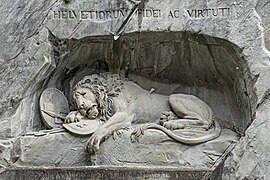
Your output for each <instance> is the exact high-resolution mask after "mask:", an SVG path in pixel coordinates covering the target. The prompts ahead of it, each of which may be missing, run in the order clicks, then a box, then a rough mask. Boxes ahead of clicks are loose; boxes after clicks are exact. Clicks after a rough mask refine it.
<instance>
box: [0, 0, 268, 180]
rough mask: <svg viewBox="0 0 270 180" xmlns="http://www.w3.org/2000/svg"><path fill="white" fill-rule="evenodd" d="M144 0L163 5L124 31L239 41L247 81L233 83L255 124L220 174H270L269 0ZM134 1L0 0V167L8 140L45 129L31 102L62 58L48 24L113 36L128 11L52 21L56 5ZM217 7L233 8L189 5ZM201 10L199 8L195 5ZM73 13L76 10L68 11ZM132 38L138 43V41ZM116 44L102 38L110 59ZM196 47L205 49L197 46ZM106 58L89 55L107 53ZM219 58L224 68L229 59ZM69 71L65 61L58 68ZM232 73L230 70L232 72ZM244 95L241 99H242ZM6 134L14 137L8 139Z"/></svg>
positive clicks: (79, 34) (61, 31) (65, 34)
mask: <svg viewBox="0 0 270 180" xmlns="http://www.w3.org/2000/svg"><path fill="white" fill-rule="evenodd" d="M144 2H145V4H144V5H143V6H144V7H145V8H148V9H157V10H159V9H160V10H162V11H161V15H159V11H157V12H156V13H157V15H155V16H157V17H140V16H137V17H134V18H133V19H132V20H131V21H130V23H129V24H128V25H127V27H126V28H125V29H124V34H125V33H132V32H138V31H139V32H147V31H155V32H172V31H190V32H192V33H198V34H203V35H207V36H211V37H215V38H221V39H225V40H227V41H229V42H231V43H233V44H234V45H235V47H237V48H236V49H240V50H239V51H237V53H235V54H237V55H238V56H239V57H241V58H243V60H242V62H241V63H240V64H242V67H241V69H240V70H241V73H242V77H243V79H242V81H241V82H237V83H238V84H237V85H236V86H235V87H234V88H235V89H236V90H238V89H240V90H242V91H241V92H242V93H239V94H241V95H239V96H241V97H242V96H244V97H246V98H243V99H244V100H245V101H246V102H248V103H249V106H250V109H251V111H250V113H249V114H250V118H253V122H252V124H251V126H250V127H249V128H248V129H247V131H246V133H245V136H244V137H243V138H242V139H241V141H240V143H239V144H238V145H237V146H236V148H235V149H234V150H233V151H232V152H231V154H230V156H229V157H228V159H227V161H226V162H225V167H224V175H223V178H224V179H237V178H238V179H243V178H246V179H263V178H266V177H269V171H268V169H269V168H268V162H269V159H270V156H269V155H268V153H267V150H268V147H269V142H268V139H269V138H268V137H269V133H270V131H268V126H267V124H268V118H269V115H268V112H269V111H268V108H269V100H268V99H267V98H268V96H269V92H270V91H269V87H270V83H269V78H270V71H269V69H270V64H269V62H270V61H269V60H270V59H269V52H268V50H267V48H268V49H269V42H268V41H269V38H268V37H269V27H268V25H267V23H268V21H269V18H267V17H268V12H269V3H268V2H267V1H264V0H255V1H252V0H247V1H244V0H228V1H225V0H209V1H206V0H205V1H200V2H197V1H196V2H195V1H188V2H187V1H178V0H165V1H161V0H160V1H154V0H149V1H144ZM133 6H134V4H133V3H132V2H131V1H119V0H115V1H109V0H108V1H103V2H100V1H86V0H82V1H76V0H74V1H73V0H72V1H71V3H69V4H66V3H65V2H64V1H62V0H42V1H37V0H30V1H27V2H26V1H23V0H13V1H7V0H4V1H1V2H0V14H1V17H3V18H1V19H0V24H1V26H0V30H1V32H2V33H1V36H0V39H1V45H0V46H1V50H0V87H1V88H0V137H1V138H2V140H1V147H3V151H2V152H1V156H2V158H1V162H2V159H3V163H1V167H5V166H8V163H5V162H4V161H6V160H7V162H11V163H12V162H15V161H16V156H17V155H16V153H15V155H14V154H13V155H14V156H13V155H12V156H11V155H10V154H9V151H10V150H9V149H10V148H11V146H13V145H12V144H13V141H12V139H11V138H13V137H18V136H19V135H21V134H23V133H26V132H31V131H36V130H40V129H42V128H43V127H42V125H41V121H40V114H39V112H38V106H37V103H33V102H38V99H39V95H40V93H41V91H42V90H43V86H44V85H45V84H46V83H47V81H48V79H49V77H50V75H51V74H52V72H53V70H55V68H56V66H57V63H58V62H57V61H56V59H55V58H54V57H53V56H52V52H51V50H52V45H51V44H50V43H49V41H48V38H47V36H48V31H47V28H48V29H50V30H51V31H52V32H53V33H54V34H55V35H56V36H57V37H59V38H77V39H81V38H84V37H87V36H94V35H107V36H111V33H114V32H117V30H118V29H120V27H121V22H124V18H123V17H119V18H116V19H112V20H108V19H106V20H103V21H100V20H98V19H90V20H82V21H80V20H79V19H75V20H66V19H62V20H55V19H52V16H54V14H53V11H56V12H57V11H59V10H65V9H70V10H73V9H75V10H76V9H87V10H88V9H93V10H106V9H111V8H116V9H119V8H129V9H130V8H131V7H133ZM218 7H228V8H230V14H229V15H228V16H227V15H225V16H221V15H219V16H213V15H211V13H210V14H209V15H208V16H207V15H206V14H203V15H204V17H202V15H201V16H200V17H198V16H199V15H198V14H197V16H196V17H195V11H192V10H202V9H207V8H218ZM187 10H189V11H187ZM178 12H179V14H178ZM192 12H193V13H194V14H193V13H192ZM196 12H197V13H198V11H196ZM72 13H73V12H72V11H71V17H72ZM170 13H173V15H174V17H172V16H169V15H170ZM73 15H74V14H73ZM178 15H179V18H178ZM152 16H154V15H152ZM268 24H269V23H268ZM111 39H112V37H111ZM136 40H138V39H136ZM210 40H211V39H210ZM210 40H209V39H208V40H207V41H206V42H207V44H208V46H207V48H210V46H211V45H213V46H214V45H215V44H216V43H213V42H212V41H210ZM93 41H94V42H97V41H98V40H97V41H95V40H93ZM134 43H135V45H136V42H134ZM195 43H197V42H195ZM113 45H114V48H116V49H117V43H116V44H104V46H107V48H104V50H106V51H105V52H106V53H105V55H104V56H105V57H110V56H111V51H109V49H110V48H111V46H113ZM63 46H65V44H62V45H61V47H63ZM97 49H102V48H97ZM107 50H108V51H107ZM94 51H95V49H94ZM97 51H98V50H97ZM82 52H83V51H82ZM95 52H96V51H95ZM168 52H171V53H170V54H173V53H175V52H173V51H168ZM193 52H195V54H197V55H200V54H199V53H198V52H199V50H196V51H193ZM146 54H147V53H146ZM210 54H211V53H210ZM73 55H74V56H73V57H76V56H77V57H78V54H76V53H75V54H73ZM104 56H99V55H96V56H91V57H95V58H96V59H102V58H104ZM89 57H90V56H89ZM146 57H148V56H146ZM122 58H123V56H122ZM125 58H126V57H125ZM222 62H223V64H224V66H225V65H226V59H224V61H222ZM236 68H237V67H236ZM64 69H65V68H64V67H63V69H61V71H63V70H64ZM116 69H117V68H116ZM154 70H156V69H154ZM67 72H68V71H67ZM191 72H192V71H191ZM230 73H231V72H230V71H229V72H228V74H230ZM240 99H241V98H240ZM243 99H242V100H239V102H238V103H236V104H240V105H241V101H244V100H243ZM248 122H250V121H248ZM6 138H9V139H8V140H6ZM2 144H3V146H2ZM15 147H16V145H15ZM15 149H16V148H15ZM17 153H19V152H17ZM11 154H12V153H11Z"/></svg>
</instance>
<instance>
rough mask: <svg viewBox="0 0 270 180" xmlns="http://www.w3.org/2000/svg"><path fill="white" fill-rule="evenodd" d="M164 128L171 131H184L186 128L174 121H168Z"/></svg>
mask: <svg viewBox="0 0 270 180" xmlns="http://www.w3.org/2000/svg"><path fill="white" fill-rule="evenodd" d="M163 126H164V127H165V128H167V129H170V130H175V129H183V128H184V127H185V126H184V125H183V124H180V123H179V122H174V121H167V122H165V123H164V124H163Z"/></svg>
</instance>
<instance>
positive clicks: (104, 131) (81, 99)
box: [65, 73, 221, 154]
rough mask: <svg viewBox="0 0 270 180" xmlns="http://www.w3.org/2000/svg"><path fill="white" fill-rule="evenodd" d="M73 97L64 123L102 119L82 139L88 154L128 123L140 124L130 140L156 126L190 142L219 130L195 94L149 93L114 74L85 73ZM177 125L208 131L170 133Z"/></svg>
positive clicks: (181, 140)
mask: <svg viewBox="0 0 270 180" xmlns="http://www.w3.org/2000/svg"><path fill="white" fill-rule="evenodd" d="M73 100H74V105H75V108H76V109H77V111H72V112H70V113H69V114H68V116H67V117H66V120H65V123H71V122H77V121H80V120H81V119H89V120H93V119H96V118H99V119H100V120H102V121H103V123H102V124H101V125H100V126H99V127H98V129H97V130H96V131H95V132H94V133H93V134H92V135H91V137H90V138H89V140H88V141H87V143H86V150H87V152H88V153H90V154H93V153H95V152H97V151H98V150H99V145H100V143H101V141H102V140H104V139H105V138H106V137H108V136H110V135H112V134H113V133H115V132H117V131H118V130H120V129H123V128H127V127H130V126H131V124H143V125H142V126H139V128H135V130H134V132H133V133H132V139H133V140H137V139H138V138H139V137H140V136H141V135H143V133H144V131H145V130H146V129H157V130H160V131H163V132H164V133H166V134H167V135H168V136H169V137H171V138H172V139H174V140H176V141H177V142H180V143H184V144H190V145H194V144H198V143H203V142H206V141H209V140H212V139H214V138H216V137H218V136H219V135H220V132H221V130H220V126H219V124H218V123H217V122H216V121H214V120H213V112H212V110H211V108H210V107H209V106H208V105H207V104H206V103H205V102H203V101H202V100H200V99H199V98H197V97H196V96H193V95H186V94H172V95H170V96H165V95H161V94H156V93H149V91H146V90H145V89H143V88H141V87H140V86H138V85H137V84H135V83H134V82H132V81H128V80H125V79H123V78H120V77H119V75H116V74H110V73H102V74H93V75H90V76H85V77H84V78H83V79H82V80H81V81H79V82H78V83H77V84H76V85H75V87H74V89H73ZM154 122H158V123H154ZM177 129H187V131H194V130H201V131H208V130H209V129H212V131H211V132H209V133H208V134H206V135H204V136H202V137H195V138H185V137H179V136H177V135H176V134H174V133H173V131H172V130H177ZM213 129H214V130H213Z"/></svg>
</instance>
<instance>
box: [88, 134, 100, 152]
mask: <svg viewBox="0 0 270 180" xmlns="http://www.w3.org/2000/svg"><path fill="white" fill-rule="evenodd" d="M101 138H102V136H100V135H98V134H95V133H94V134H93V135H92V136H91V137H90V138H89V139H88V140H87V142H86V144H85V147H84V148H85V151H86V152H87V153H89V154H95V153H96V152H98V150H99V145H100V142H101Z"/></svg>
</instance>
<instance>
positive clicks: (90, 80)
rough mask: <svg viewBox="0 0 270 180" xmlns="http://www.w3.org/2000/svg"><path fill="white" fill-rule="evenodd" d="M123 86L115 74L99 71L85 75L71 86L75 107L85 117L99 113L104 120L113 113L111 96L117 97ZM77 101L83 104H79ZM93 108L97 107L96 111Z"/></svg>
mask: <svg viewBox="0 0 270 180" xmlns="http://www.w3.org/2000/svg"><path fill="white" fill-rule="evenodd" d="M123 88H124V86H123V80H122V79H121V78H120V77H119V75H117V74H109V73H101V74H93V75H89V76H85V77H84V78H83V79H82V80H80V81H79V82H78V83H77V84H76V85H75V87H74V88H73V93H72V94H73V100H74V102H75V105H76V109H77V110H78V111H80V112H83V113H82V115H84V116H87V117H89V116H90V115H91V117H95V116H96V115H97V114H99V117H100V118H101V119H103V120H105V121H106V120H108V118H109V117H111V116H112V115H113V114H114V113H115V110H114V104H113V97H117V96H118V95H119V94H120V93H121V92H122V90H123ZM89 90H90V91H91V92H92V93H90V91H89ZM91 94H93V95H94V98H95V99H93V98H92V97H91ZM93 95H92V96H93ZM79 101H80V102H83V103H84V104H83V103H82V105H81V104H79V103H78V102H79ZM95 103H96V105H95ZM95 106H97V107H95ZM95 108H97V109H98V113H96V112H95V111H97V110H95ZM91 109H93V110H91ZM93 115H94V116H93Z"/></svg>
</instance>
